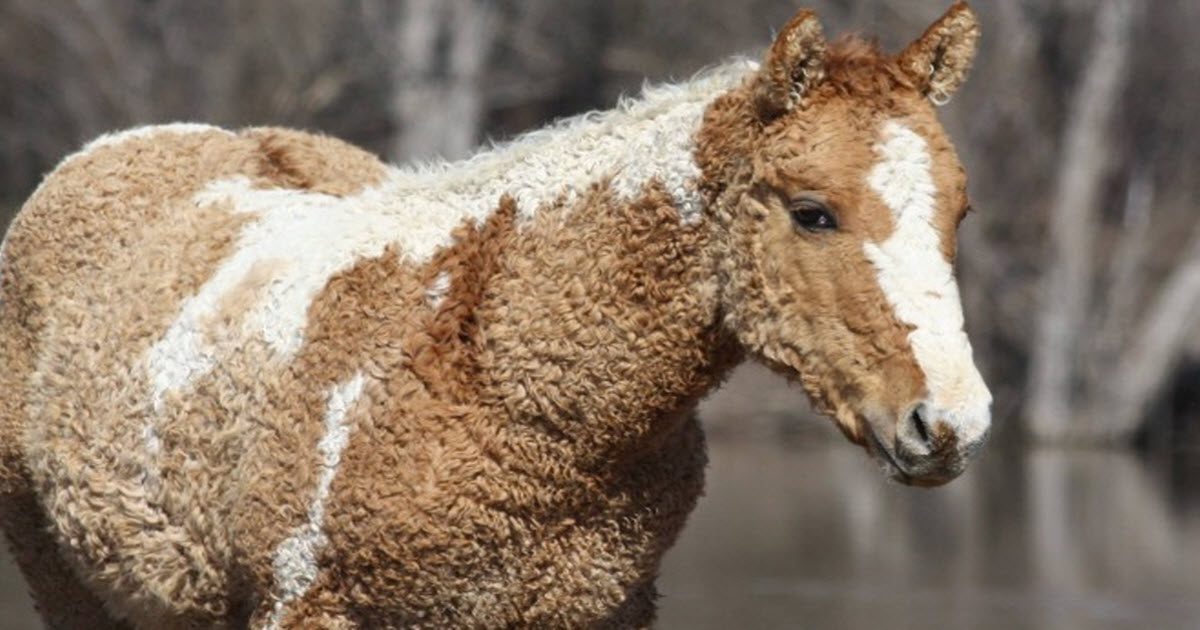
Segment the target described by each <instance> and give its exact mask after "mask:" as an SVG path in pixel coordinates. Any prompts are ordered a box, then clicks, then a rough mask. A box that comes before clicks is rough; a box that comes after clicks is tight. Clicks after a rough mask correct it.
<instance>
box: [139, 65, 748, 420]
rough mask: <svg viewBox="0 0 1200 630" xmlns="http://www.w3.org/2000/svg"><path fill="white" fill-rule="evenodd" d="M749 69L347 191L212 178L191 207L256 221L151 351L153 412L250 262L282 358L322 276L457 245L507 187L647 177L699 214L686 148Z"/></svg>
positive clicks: (558, 194)
mask: <svg viewBox="0 0 1200 630" xmlns="http://www.w3.org/2000/svg"><path fill="white" fill-rule="evenodd" d="M756 67H757V66H756V65H755V64H753V63H750V62H746V61H737V62H733V63H730V64H727V65H725V66H721V67H719V68H716V69H714V70H712V71H709V72H708V73H705V74H703V75H701V76H699V77H698V78H696V79H694V80H692V81H690V82H687V83H683V84H680V85H668V86H661V87H653V88H647V89H646V90H645V92H644V94H643V96H642V98H640V99H637V100H629V101H624V102H622V103H621V104H620V105H619V106H618V107H617V108H615V109H613V110H611V111H608V112H603V113H591V114H585V115H583V116H579V117H576V118H573V119H570V120H567V121H564V122H561V123H558V124H556V125H553V126H551V127H549V128H546V129H542V130H538V131H534V132H531V133H529V134H526V135H524V136H522V137H521V138H519V139H518V140H516V141H514V142H512V143H509V144H506V145H502V146H498V147H494V148H492V149H491V150H488V151H484V152H481V153H479V154H477V155H475V156H473V157H471V158H468V159H466V160H463V161H461V162H453V163H437V164H431V165H424V166H421V167H416V168H412V169H398V168H392V169H389V171H388V173H387V175H386V176H385V178H384V181H382V182H381V183H380V184H378V185H376V186H373V187H371V188H368V189H366V190H364V191H362V192H360V193H358V194H355V195H351V196H348V197H336V196H332V195H325V194H320V193H314V192H308V191H301V190H290V189H289V190H284V189H255V188H254V187H253V186H252V185H251V183H250V181H249V180H247V179H245V178H233V179H229V180H224V181H219V182H214V183H213V184H210V185H209V186H208V187H207V188H206V189H205V190H203V191H202V192H201V193H200V194H198V195H197V196H196V197H195V202H196V204H198V205H209V204H218V203H229V204H231V206H232V208H233V211H234V212H238V213H247V214H252V215H255V216H256V217H257V219H256V220H255V221H253V222H251V223H249V224H248V225H247V226H246V227H245V228H244V229H243V231H242V233H241V235H240V236H239V238H238V241H237V243H236V246H235V251H234V253H233V254H232V255H231V256H230V257H229V258H228V259H226V260H225V261H224V262H223V263H222V264H221V266H220V267H219V268H218V270H217V271H216V272H215V273H214V274H213V276H212V277H211V278H209V279H208V281H207V282H205V284H204V285H203V286H202V287H201V288H200V290H199V291H198V292H197V293H196V295H194V296H192V297H190V298H188V299H187V300H185V301H184V303H183V305H182V307H181V309H180V312H179V315H178V316H177V317H176V319H175V321H174V322H173V323H172V324H171V326H170V327H169V328H168V329H167V331H166V333H165V334H164V335H163V337H162V338H161V339H159V341H158V342H157V343H155V344H154V346H153V347H151V348H150V350H149V352H148V354H147V357H146V365H147V370H148V373H149V377H150V382H151V390H152V391H151V399H152V402H153V405H154V408H155V409H156V411H161V410H162V408H163V405H164V399H165V397H166V395H167V394H168V393H170V392H172V391H177V390H181V389H183V388H185V387H187V386H188V385H190V384H191V383H193V382H194V381H195V380H196V379H197V378H200V377H202V376H204V375H205V374H207V373H208V372H210V371H211V370H212V369H213V368H214V367H215V366H216V363H217V357H218V351H217V347H216V343H215V341H214V340H213V339H210V338H209V335H208V333H207V332H206V331H205V330H204V327H203V326H202V323H203V322H205V321H210V320H209V318H210V317H211V316H212V314H214V313H215V312H216V309H217V308H218V305H219V304H220V303H221V301H222V297H223V296H224V295H226V294H227V293H229V292H230V291H231V290H233V289H234V288H235V287H237V286H239V283H241V281H242V280H243V279H244V278H245V277H246V275H247V274H248V273H249V271H250V269H251V268H253V267H254V266H255V265H256V264H257V263H260V262H271V263H273V265H272V268H273V269H276V270H277V271H275V272H274V273H275V276H274V277H273V278H272V279H271V281H270V282H269V283H268V284H267V288H266V289H265V291H264V292H263V294H262V295H261V296H259V299H258V300H257V302H256V303H255V304H254V305H253V306H252V307H251V310H250V312H249V313H247V316H246V317H245V318H244V324H243V331H242V332H243V334H244V335H246V336H249V337H251V338H256V339H260V340H264V341H266V342H267V344H268V345H269V346H270V347H271V348H272V349H273V350H274V351H275V352H276V353H277V354H278V355H279V356H280V357H281V358H285V359H286V358H287V357H289V356H290V355H291V354H292V353H294V352H295V351H296V350H298V349H299V348H300V347H301V345H303V340H304V328H305V324H306V322H307V316H308V305H309V303H310V302H311V301H312V299H313V298H314V297H315V296H316V295H317V294H318V293H319V292H320V290H321V289H322V288H323V287H324V286H325V284H326V282H328V280H329V278H330V277H331V276H333V275H334V274H336V273H338V272H339V271H343V270H345V269H348V268H349V267H351V266H352V265H353V264H355V263H356V262H357V261H359V260H362V259H365V258H371V257H375V256H379V255H380V254H382V253H383V250H384V248H385V247H386V246H388V245H395V246H396V248H397V251H398V252H399V253H400V254H401V255H402V256H403V257H404V258H405V259H406V260H407V261H408V262H411V263H412V264H414V265H421V264H424V263H425V262H426V261H428V260H429V259H430V258H431V257H432V256H433V255H434V254H435V253H436V252H437V251H438V250H440V249H441V248H443V247H446V246H448V245H450V244H451V243H452V240H453V236H452V234H453V231H454V229H455V228H457V227H458V226H460V225H462V224H463V223H464V222H465V221H468V220H473V221H475V222H477V223H480V224H482V223H483V222H484V221H485V220H486V219H487V217H488V216H489V215H490V214H491V213H492V212H493V211H494V210H495V209H496V208H497V207H498V206H499V203H500V200H501V199H502V198H503V197H504V196H505V195H509V196H511V197H513V198H514V200H515V201H516V202H517V205H518V208H519V212H520V214H521V216H522V217H524V218H529V217H532V216H533V214H534V213H535V212H536V211H537V210H538V209H539V208H541V207H544V206H548V205H551V204H554V203H556V202H558V201H564V202H565V203H566V204H567V205H569V204H570V203H571V202H572V201H573V200H575V199H577V198H579V197H580V196H581V195H583V194H584V193H586V192H587V191H588V190H589V188H590V187H592V186H593V185H594V184H596V183H598V182H600V181H602V180H603V179H604V178H606V177H607V178H610V181H611V185H612V190H613V191H614V193H615V194H616V195H617V196H618V197H619V198H622V199H633V198H636V197H637V196H638V195H640V194H641V193H642V192H643V189H644V186H645V185H646V184H647V183H648V182H649V181H650V180H651V179H655V178H656V179H657V180H658V181H660V182H662V184H663V185H664V186H665V187H666V189H667V191H668V192H669V193H671V195H672V196H673V198H674V199H675V201H676V203H677V207H678V209H679V211H680V213H681V216H682V217H683V219H684V220H685V221H688V222H694V221H696V220H698V219H699V217H700V213H701V209H702V207H701V206H702V203H701V198H700V194H699V191H698V190H697V187H696V185H697V180H698V178H699V176H700V171H699V167H698V166H697V165H696V163H695V159H694V156H693V152H694V149H695V146H694V145H695V134H696V132H697V131H698V130H699V128H700V124H701V119H702V117H703V114H704V110H705V108H706V107H707V106H708V104H709V103H711V102H712V100H713V99H715V98H716V97H717V96H719V95H720V94H722V93H724V92H726V91H727V90H729V89H731V88H733V87H734V86H736V85H738V84H739V83H740V82H741V81H742V80H743V78H744V77H745V76H746V75H747V74H748V73H750V72H751V71H753V70H754V69H755V68H756Z"/></svg>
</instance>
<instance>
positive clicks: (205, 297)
mask: <svg viewBox="0 0 1200 630" xmlns="http://www.w3.org/2000/svg"><path fill="white" fill-rule="evenodd" d="M769 63H770V60H769ZM760 74H761V73H760V71H759V70H758V66H757V65H756V64H750V63H746V62H736V63H732V64H728V65H726V66H723V67H721V68H719V69H717V70H715V71H713V72H710V73H707V74H705V75H704V76H702V77H700V78H698V79H695V80H693V81H691V82H689V83H686V84H683V85H680V86H675V87H669V88H661V89H656V90H651V91H649V92H648V93H647V94H646V95H644V96H643V98H641V99H639V100H637V101H633V102H630V103H627V104H625V105H623V106H622V107H620V108H618V109H617V110H614V111H613V112H609V113H605V114H602V115H593V116H588V117H583V118H580V119H576V120H573V121H569V122H567V123H564V124H561V125H559V126H557V127H554V128H551V129H549V130H546V131H541V132H537V133H535V134H531V135H530V136H528V137H526V138H524V139H522V140H520V141H518V142H516V143H514V144H511V145H507V146H504V147H500V148H497V149H493V150H491V151H488V152H485V153H481V154H480V155H478V156H476V157H474V158H472V159H470V160H467V161H465V162H463V163H458V164H452V165H440V166H435V167H431V168H427V169H424V170H419V169H409V170H402V169H397V168H393V167H388V166H385V165H383V164H381V163H379V162H378V161H377V160H376V159H375V158H373V157H371V156H370V155H368V154H365V153H363V152H362V151H359V150H357V149H355V148H353V147H350V146H348V145H345V144H342V143H340V142H338V141H334V140H331V139H327V138H323V137H319V136H312V135H307V134H303V133H299V132H292V131H284V130H272V129H256V130H248V131H243V132H239V133H231V132H228V131H224V130H220V129H216V128H212V127H204V126H193V125H186V126H165V127H153V128H145V129H141V130H137V131H135V132H132V133H126V134H121V135H118V136H111V137H105V138H102V139H101V140H99V141H97V142H94V143H92V144H91V145H89V146H88V147H86V148H85V149H84V151H82V152H81V153H79V154H76V155H75V156H72V157H70V158H68V159H66V160H64V162H63V163H62V164H61V165H60V166H59V168H57V169H56V170H55V172H54V173H52V174H51V175H50V176H48V177H47V179H46V180H45V182H44V183H43V185H42V186H41V187H40V188H39V190H38V191H37V192H36V193H35V194H34V195H33V197H32V198H31V199H30V200H29V202H28V203H27V204H26V205H25V207H24V208H23V210H22V212H21V214H20V216H19V217H18V219H17V220H16V221H15V223H14V225H13V227H12V228H11V230H10V231H9V234H8V236H7V239H6V242H5V245H4V249H3V257H4V258H3V260H4V264H3V293H2V295H0V300H2V302H0V304H2V306H0V379H2V380H0V385H2V390H3V392H4V395H3V398H2V399H0V449H3V450H2V451H0V454H2V455H3V457H2V459H0V472H2V473H3V477H2V478H0V482H2V484H3V485H2V486H0V491H2V492H3V498H2V501H3V510H0V512H2V513H3V517H4V521H5V528H6V531H7V533H8V535H9V537H10V539H11V540H12V542H13V547H14V551H15V552H16V555H17V557H18V560H19V561H20V562H21V565H22V568H23V569H24V571H25V572H26V575H27V576H28V577H29V579H30V582H31V585H32V587H33V589H34V591H35V596H36V598H37V600H38V602H39V606H40V607H41V609H42V611H43V614H45V615H46V617H47V619H48V621H50V622H52V623H57V624H61V625H68V626H70V625H76V626H78V625H81V624H87V625H88V627H99V626H100V625H103V624H104V623H108V624H117V623H119V622H118V621H117V620H124V621H125V622H127V623H131V624H133V625H136V626H139V627H160V628H161V627H172V626H184V627H212V626H221V625H231V626H240V625H245V624H247V623H250V624H252V625H254V626H255V627H283V626H295V627H351V626H363V627H384V626H413V625H423V626H429V627H445V626H487V627H500V626H509V625H528V626H538V627H541V626H571V627H578V626H615V627H627V626H642V625H648V624H649V623H650V621H651V620H652V618H653V599H654V596H655V595H654V586H653V580H654V575H655V572H656V568H657V566H658V563H659V560H660V559H661V556H662V554H663V552H664V551H665V550H666V549H667V547H668V546H669V545H670V544H671V543H672V541H673V540H674V538H675V536H676V535H677V533H678V532H679V529H680V527H681V526H682V524H683V522H684V519H685V517H686V515H687V513H688V512H689V511H690V510H691V508H692V506H693V505H694V503H695V500H696V498H697V496H698V494H699V492H700V490H701V487H702V473H703V467H704V451H703V440H702V435H701V433H700V431H699V428H698V426H697V424H696V422H695V420H694V418H693V417H692V410H693V409H694V406H695V403H696V401H697V400H698V399H699V397H700V396H702V395H703V394H704V393H705V392H707V391H709V390H710V389H711V388H712V387H714V386H715V385H716V384H717V383H718V382H719V381H720V379H721V378H722V377H723V375H724V374H725V373H726V371H727V370H728V369H729V368H730V367H732V366H733V365H734V364H736V362H737V361H739V360H740V359H741V358H742V356H743V354H744V353H745V352H746V350H750V351H753V352H754V353H756V354H757V355H760V356H762V357H763V358H765V359H766V360H768V361H770V362H772V364H775V365H777V366H784V365H792V366H793V367H795V368H797V369H799V368H801V367H804V368H805V369H806V370H807V369H808V368H809V367H811V370H812V371H810V372H804V373H802V378H804V379H805V384H806V385H807V386H809V388H810V391H812V392H813V393H814V396H816V397H817V398H818V401H819V402H821V403H822V404H823V406H826V407H829V408H830V409H831V411H833V412H834V413H835V414H836V415H838V418H839V421H842V422H843V423H844V424H843V428H845V429H846V430H847V432H848V433H850V434H851V436H852V437H855V439H858V440H866V439H867V438H865V437H863V435H864V434H863V433H861V431H865V429H864V428H863V426H865V425H862V426H859V425H854V426H849V425H847V424H845V423H846V422H851V421H850V420H848V419H847V418H849V416H848V415H846V413H847V412H845V411H844V409H845V407H844V405H843V403H842V397H844V395H845V394H844V392H843V391H842V390H838V391H839V392H842V393H831V392H830V391H826V389H827V388H828V384H826V383H824V381H825V380H828V379H830V378H832V377H831V376H830V374H833V372H830V371H829V370H830V369H833V368H824V367H820V366H809V364H808V363H806V362H812V361H813V360H814V359H813V358H812V355H805V357H806V358H801V359H796V361H797V362H798V363H797V364H795V365H793V361H792V359H791V358H790V356H791V355H789V354H788V351H784V350H775V349H772V348H773V346H772V345H771V342H769V341H764V340H762V339H760V338H761V337H762V336H763V335H766V334H767V333H764V332H763V330H766V329H761V330H760V329H754V330H750V329H746V330H743V329H741V328H738V327H737V326H736V325H734V323H736V322H742V321H745V320H747V318H749V317H750V315H751V313H750V311H746V310H741V311H739V310H737V309H735V308H731V307H730V306H729V304H728V300H729V299H730V298H729V297H728V296H729V295H733V294H737V295H743V294H745V293H746V292H747V291H750V289H748V288H747V287H749V286H751V285H753V283H750V284H746V283H745V282H742V281H740V280H737V279H736V278H734V276H736V275H737V273H739V272H737V271H735V270H732V268H731V267H729V265H731V264H733V262H736V261H737V259H738V256H737V255H733V256H731V255H730V250H729V245H728V244H729V243H734V242H736V239H735V237H737V238H741V237H743V236H745V235H744V234H743V233H741V232H739V231H738V229H737V223H736V220H735V219H734V218H733V216H734V214H735V212H734V209H733V208H732V207H728V208H725V209H724V210H722V209H721V204H720V200H721V198H722V196H723V195H729V194H732V193H731V192H730V191H732V190H744V189H745V186H746V184H747V183H748V181H749V179H748V176H747V178H745V180H744V181H743V179H739V178H738V177H733V176H732V175H731V174H732V173H736V172H742V171H739V169H743V170H744V168H745V164H746V162H744V161H743V162H738V161H737V159H738V151H739V150H741V149H738V146H737V142H734V141H733V140H732V139H731V135H730V134H729V133H728V127H729V126H730V125H733V124H735V123H737V122H738V121H740V120H743V119H745V118H746V117H747V116H749V115H750V114H749V112H751V111H752V110H751V109H750V106H751V104H750V100H749V99H750V97H751V96H752V95H753V93H754V91H753V89H752V88H753V87H754V81H755V80H759V79H758V77H759V76H760ZM922 120H924V119H922ZM905 129H907V128H905ZM909 133H910V134H911V133H912V132H909ZM933 142H938V140H937V139H936V137H935V139H934V140H933ZM922 150H924V149H922ZM886 164H888V163H885V165H886ZM901 166H903V165H901ZM889 168H890V167H889ZM885 175H886V173H885ZM935 175H936V173H935ZM928 177H929V176H928V175H926V178H927V179H928ZM884 179H885V180H886V178H884ZM881 181H883V180H881ZM931 181H933V180H931ZM937 182H940V180H936V181H935V183H937ZM880 185H888V184H887V181H884V183H883V184H880ZM930 185H931V186H932V185H933V184H930ZM739 187H740V188H739ZM894 189H895V186H894V185H892V188H890V189H889V190H894ZM739 194H740V193H739ZM881 194H884V193H882V192H881ZM884 197H885V199H886V197H887V195H886V194H884ZM889 203H890V202H889ZM929 208H932V206H929ZM927 209H928V208H927ZM930 211H932V210H930ZM722 212H724V213H725V215H724V217H723V218H722V214H721V213H722ZM731 226H732V227H731ZM879 247H880V248H881V249H880V251H882V252H884V254H886V243H882V244H881V245H880V246H879ZM933 247H934V249H935V250H936V249H937V242H934V244H933ZM751 249H752V248H751ZM884 254H879V255H881V256H882V255H884ZM731 261H733V262H731ZM876 264H877V265H880V266H881V267H886V266H887V265H886V264H883V263H878V262H877V263H876ZM939 269H940V267H939ZM881 273H882V272H881ZM884 289H885V290H887V286H886V282H885V286H884ZM875 292H876V293H879V290H878V289H876V290H875ZM857 295H858V296H859V297H858V298H856V299H860V300H861V299H863V298H862V293H861V292H859V293H858V294H857ZM880 295H882V294H881V293H880ZM812 299H813V303H814V304H815V303H818V302H819V301H820V299H819V297H813V298H812ZM756 308H759V307H756ZM762 308H766V307H762ZM899 317H900V318H901V322H908V319H906V316H903V315H900V316H899ZM777 319H778V318H777ZM887 321H888V322H892V324H889V325H895V326H900V327H901V328H903V326H905V325H907V326H917V324H914V323H908V324H902V323H896V322H895V318H892V319H888V320H887ZM771 325H772V326H778V325H779V323H778V321H774V320H773V323H772V324H771ZM872 326H874V324H871V323H870V322H867V323H865V324H861V326H860V328H863V329H870V328H872ZM880 326H881V327H879V328H878V331H877V333H876V337H875V340H874V341H872V342H871V343H872V344H873V347H876V348H878V347H880V343H881V342H880V341H879V340H880V339H883V338H885V337H886V335H893V336H895V335H897V334H902V333H895V332H891V329H890V328H888V329H887V331H885V330H884V328H883V327H882V326H883V325H882V324H881V325H880ZM958 328H959V329H961V321H960V322H959V327H958ZM748 330H750V332H747V331H748ZM898 330H899V329H898ZM960 334H961V332H960ZM886 338H888V339H891V338H892V337H886ZM899 338H900V339H903V336H901V337H899ZM902 343H904V342H902ZM846 352H847V353H851V352H852V350H846ZM906 352H907V351H906ZM921 352H922V350H921V346H920V344H919V343H918V340H917V339H916V338H915V337H914V341H913V348H912V354H906V355H904V356H906V357H911V356H913V355H914V354H915V355H916V356H917V358H918V359H921V356H920V355H921ZM967 352H968V355H967V357H968V362H969V347H968V348H967ZM897 356H899V355H897ZM875 360H876V361H878V362H880V364H881V365H883V364H887V363H888V362H889V361H897V360H898V359H896V358H895V357H892V358H888V357H887V356H883V357H879V358H877V359H875ZM956 360H959V359H956ZM959 361H960V360H959ZM960 362H961V361H960ZM863 364H865V363H863ZM921 365H922V366H924V364H921ZM956 365H957V364H956ZM834 367H835V368H836V367H837V366H834ZM968 367H969V366H968ZM781 369H782V367H781ZM888 369H890V368H888ZM901 369H908V370H909V371H911V369H912V368H901ZM970 369H973V368H970ZM810 374H811V375H815V376H813V377H812V378H811V379H810V378H809V375H810ZM926 374H927V376H926V377H925V379H926V380H923V381H920V382H918V383H917V384H916V385H914V386H913V388H914V389H913V390H912V391H914V392H917V393H918V394H917V395H919V392H920V391H933V390H934V384H936V379H937V378H938V377H934V376H932V375H930V374H931V373H930V372H928V370H926ZM968 376H969V375H968ZM963 378H966V380H964V381H962V383H968V385H970V386H971V387H973V386H974V385H972V383H973V382H974V381H971V380H970V378H968V377H963ZM976 378H977V377H976ZM955 382H956V383H958V381H955ZM964 387H966V386H964ZM822 388H826V389H822ZM959 389H963V387H960V388H959ZM968 389H969V388H968ZM905 391H908V390H905ZM893 394H894V392H893ZM889 395H891V394H889ZM906 395H907V394H906ZM893 397H899V395H898V394H896V395H894V396H893ZM881 400H883V399H881ZM908 400H909V399H905V401H903V403H902V404H904V405H908V404H909V402H908ZM932 400H933V398H931V399H930V401H932ZM928 404H929V405H933V404H934V403H933V402H929V403H928ZM939 404H941V403H939ZM946 404H949V403H946ZM972 404H975V403H972ZM931 408H932V407H931ZM958 409H959V407H954V408H953V409H952V410H958ZM963 409H966V407H963ZM889 413H891V412H890V411H889ZM904 413H908V412H904ZM912 413H913V414H916V413H917V412H912ZM955 413H961V414H965V413H967V412H966V411H961V410H960V411H955ZM946 414H947V415H946V416H945V418H944V419H946V420H945V422H943V423H942V424H939V425H938V426H936V427H932V428H934V429H936V430H937V431H941V430H942V429H945V431H947V432H949V431H951V430H953V431H957V432H958V435H959V438H960V439H963V440H964V442H969V443H970V445H971V449H973V448H974V444H975V442H974V440H975V438H976V437H978V436H977V434H976V433H969V432H977V427H973V426H972V427H969V430H968V429H960V428H959V425H958V424H953V422H957V420H954V417H953V416H951V415H949V412H946ZM901 415H904V414H903V413H902V414H901ZM939 418H940V417H939ZM972 418H974V416H972ZM917 421H918V422H920V421H921V420H920V418H919V416H918V420H917ZM963 426H966V425H963ZM918 429H919V430H922V431H923V429H921V428H920V427H918ZM856 431H857V432H858V433H856ZM901 431H902V430H901V429H897V430H896V433H895V439H896V440H898V441H903V440H904V439H907V438H905V437H904V436H903V435H902V434H901ZM968 433H969V435H970V437H969V439H968V437H964V436H968ZM938 435H940V434H938ZM927 437H928V436H927ZM874 439H876V440H878V439H879V438H878V437H877V436H876V437H875V438H874ZM928 439H930V440H934V442H932V444H933V446H931V447H929V448H931V449H933V450H932V451H931V452H928V453H927V454H926V455H923V456H921V457H926V459H928V462H926V460H925V459H922V460H920V461H921V462H923V463H920V464H919V465H918V464H914V463H911V462H910V461H909V460H907V459H905V457H907V455H904V454H903V453H900V451H896V452H892V451H890V450H887V451H886V452H887V453H888V457H889V458H890V459H891V464H892V465H896V466H899V467H901V469H902V471H901V472H900V473H898V474H901V475H902V476H905V478H909V476H911V478H912V479H918V478H922V477H928V478H929V479H932V480H942V478H943V477H944V476H945V475H950V476H952V475H953V474H956V473H957V471H958V470H961V464H962V461H963V460H965V457H966V456H968V455H969V454H970V452H971V450H970V449H966V450H962V451H960V450H955V449H956V448H957V447H956V446H955V444H956V443H955V442H953V441H951V440H950V439H949V438H946V440H943V441H940V442H939V441H937V440H941V438H940V437H937V436H934V437H929V438H928ZM888 444H889V448H890V444H891V442H890V441H888ZM897 444H900V446H897V447H896V448H897V449H900V448H901V447H904V445H903V444H901V443H900V442H897ZM871 448H872V449H875V448H881V447H880V446H879V445H878V444H874V445H873V446H871ZM904 448H907V447H904ZM964 448H965V446H964ZM914 457H916V456H914ZM913 461H917V460H913ZM926 465H928V466H929V467H930V468H928V470H927V469H926V468H922V467H921V466H926ZM935 466H936V469H935V468H934V467H935ZM947 471H948V472H947Z"/></svg>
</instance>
